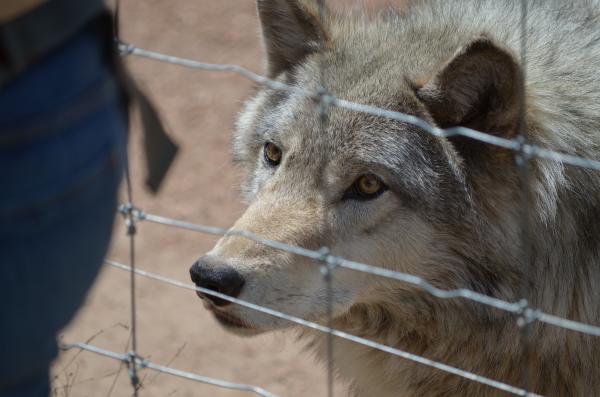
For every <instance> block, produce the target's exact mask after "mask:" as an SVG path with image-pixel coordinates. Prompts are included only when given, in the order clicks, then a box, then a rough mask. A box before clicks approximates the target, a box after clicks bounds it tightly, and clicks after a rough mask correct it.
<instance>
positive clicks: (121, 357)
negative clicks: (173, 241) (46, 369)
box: [60, 268, 278, 397]
mask: <svg viewBox="0 0 600 397" xmlns="http://www.w3.org/2000/svg"><path fill="white" fill-rule="evenodd" d="M129 269H131V268H129ZM133 273H134V274H135V273H138V271H137V270H136V271H135V272H133ZM60 349H61V350H73V349H80V350H85V351H88V352H91V353H95V354H99V355H101V356H104V357H109V358H112V359H113V360H118V361H121V362H123V363H125V364H127V365H131V363H132V361H133V362H134V363H135V367H136V368H137V369H145V368H147V369H151V370H153V371H157V372H161V373H163V374H168V375H173V376H177V377H180V378H185V379H189V380H193V381H196V382H200V383H206V384H209V385H212V386H218V387H223V388H226V389H231V390H239V391H244V392H249V393H254V394H257V395H259V396H263V397H278V396H277V395H276V394H273V393H270V392H268V391H266V390H265V389H263V388H261V387H257V386H252V385H246V384H242V383H233V382H227V381H224V380H220V379H214V378H210V377H207V376H202V375H197V374H194V373H191V372H186V371H180V370H178V369H174V368H170V367H166V366H164V365H159V364H155V363H153V362H152V361H149V360H145V359H143V358H141V357H138V356H135V355H134V356H133V359H132V354H121V353H116V352H113V351H110V350H105V349H102V348H99V347H96V346H93V345H90V344H87V343H72V344H68V345H62V346H60ZM140 386H141V385H140Z"/></svg>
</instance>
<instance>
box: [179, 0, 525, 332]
mask: <svg viewBox="0 0 600 397" xmlns="http://www.w3.org/2000/svg"><path fill="white" fill-rule="evenodd" d="M258 11H259V15H260V19H261V23H262V31H263V37H264V41H265V48H266V53H267V70H268V75H269V77H271V78H273V79H277V80H279V81H281V82H284V83H286V84H289V85H292V86H297V87H302V88H304V89H307V90H314V91H316V90H317V89H319V87H320V86H321V84H322V85H324V86H325V87H327V89H328V90H329V92H330V93H332V94H333V95H335V96H337V97H340V98H344V99H348V100H351V101H355V102H359V103H363V104H368V105H373V106H378V107H382V108H386V109H392V110H398V111H401V112H404V113H408V114H412V115H416V116H418V117H420V118H422V119H425V120H427V121H428V122H429V123H431V124H432V125H436V124H437V125H439V126H442V127H450V126H457V125H465V126H469V127H472V128H477V129H480V130H484V131H488V132H493V133H496V134H502V135H509V134H515V133H516V127H517V123H516V122H517V115H518V112H517V110H518V100H517V98H518V89H519V84H520V80H519V79H520V71H519V67H518V65H517V63H516V62H515V61H514V59H513V56H512V55H511V54H510V53H509V52H508V51H507V50H505V49H503V48H501V47H500V46H498V45H496V44H495V43H494V42H493V41H492V40H491V39H489V38H487V37H485V36H479V37H477V36H476V37H473V38H472V39H471V40H470V41H469V42H468V43H467V44H466V45H465V46H463V47H459V46H457V47H456V48H451V49H450V48H449V49H448V50H446V51H443V53H442V54H439V55H437V56H438V58H439V59H433V60H432V59H428V60H427V63H426V64H420V63H418V62H415V61H414V60H410V59H409V58H407V54H406V53H405V52H404V51H405V50H404V49H402V48H400V47H399V48H397V49H394V48H391V49H390V48H389V42H390V40H393V39H391V38H390V37H388V36H387V35H381V32H380V31H379V30H378V29H377V27H376V26H371V25H366V24H365V22H363V21H359V20H354V19H352V18H351V17H346V18H347V19H343V18H340V17H336V16H334V15H332V14H331V13H330V12H329V11H328V10H326V9H324V10H321V12H320V16H319V10H318V8H317V5H316V2H313V1H296V0H259V1H258ZM361 24H362V25H361ZM404 40H405V39H404ZM399 45H401V43H399ZM392 50H397V51H395V52H394V51H392ZM442 57H446V58H442ZM421 63H423V62H421ZM319 110H320V109H319V103H317V102H315V100H314V99H312V98H308V97H305V96H302V95H301V94H298V93H296V92H289V91H287V92H281V91H279V92H276V91H272V90H269V89H263V90H261V91H259V92H258V93H257V94H256V95H255V97H254V98H253V99H251V100H250V101H249V102H248V103H247V104H246V107H245V110H244V111H243V112H242V114H241V116H240V118H239V121H238V124H237V133H236V136H235V141H234V145H235V155H236V159H237V161H238V162H239V163H240V164H241V165H242V166H243V167H245V168H246V169H247V170H248V175H249V176H248V180H247V181H246V183H245V186H244V192H245V196H246V199H247V201H248V203H249V207H248V209H247V211H246V213H245V214H244V215H242V217H241V218H240V219H239V220H238V221H237V223H236V224H235V225H234V226H233V229H237V230H247V231H250V232H253V233H256V234H258V235H261V236H263V237H265V238H268V239H272V240H276V241H281V242H285V243H288V244H293V245H297V246H301V247H305V248H309V249H319V248H320V247H329V248H330V249H331V252H332V253H333V254H335V255H340V256H343V257H345V258H348V259H352V260H356V261H361V262H365V263H369V264H373V265H376V266H381V267H385V268H389V269H394V270H399V271H402V272H408V273H412V274H417V275H421V276H424V277H426V278H427V279H428V280H432V282H434V283H435V282H436V281H438V280H442V279H443V280H446V281H445V283H444V287H446V288H448V287H451V285H450V286H449V285H448V281H447V279H448V274H454V275H455V276H454V277H453V278H452V279H453V280H455V284H456V285H460V286H464V283H463V281H464V278H466V274H467V273H469V272H470V271H472V270H470V269H468V265H466V264H464V263H463V262H464V258H463V257H462V256H461V255H462V254H459V255H457V254H456V251H457V249H458V248H457V244H458V246H459V247H460V246H463V245H465V242H468V241H470V240H473V239H476V237H475V236H474V235H473V234H474V233H473V229H474V228H475V227H476V224H477V219H476V217H475V216H474V214H473V202H472V199H473V198H472V186H470V185H469V183H468V177H469V176H470V175H469V171H468V169H467V167H468V166H469V164H468V163H470V162H473V163H475V162H482V161H481V159H480V158H479V157H480V156H482V154H483V153H484V152H486V151H485V150H484V149H482V148H479V147H477V146H476V145H475V144H473V145H470V144H469V143H468V142H460V141H458V140H457V142H451V141H450V140H448V139H446V138H437V137H433V136H431V135H428V134H427V133H425V132H424V131H422V130H420V129H419V128H417V127H415V126H413V125H410V124H406V123H401V122H397V121H393V120H389V119H383V118H377V117H374V116H371V115H367V114H361V113H356V112H351V111H348V110H344V109H339V108H330V109H326V112H327V117H326V120H324V119H323V118H322V117H321V115H320V112H319ZM486 153H487V152H486ZM489 153H491V151H490V152H489ZM506 175H510V170H509V171H507V172H506ZM449 230H450V231H451V232H449ZM467 244H468V243H467ZM459 251H462V250H459ZM318 267H319V263H317V262H315V261H313V260H309V259H306V258H302V257H300V256H297V255H294V254H290V253H287V252H284V251H280V250H275V249H272V248H268V247H265V246H263V245H261V244H259V243H255V242H253V241H250V240H247V239H244V238H242V237H237V236H225V237H223V238H222V239H221V240H220V241H219V242H218V243H217V245H216V246H215V248H214V249H213V250H211V251H210V252H209V253H208V254H207V255H206V256H204V257H203V258H201V259H200V260H199V261H198V262H197V263H196V264H195V265H194V266H193V267H192V269H191V273H192V278H193V279H194V281H195V282H196V283H197V284H198V285H200V286H204V287H208V288H213V289H215V290H218V291H220V292H225V293H230V294H232V295H234V296H239V297H240V298H242V299H244V300H248V301H250V302H253V303H257V304H260V305H263V306H266V307H269V308H273V309H276V310H279V311H282V312H285V313H289V314H292V315H295V316H299V317H303V318H307V319H311V320H315V321H320V320H322V319H323V317H324V315H325V313H326V299H325V296H326V289H325V284H324V281H323V276H322V274H321V273H320V272H319V268H318ZM476 271H478V272H485V270H482V269H476ZM333 280H334V281H333V286H332V290H333V310H334V314H335V316H338V317H339V316H343V315H344V313H347V312H348V311H349V310H350V309H351V308H352V307H353V306H356V305H357V304H361V303H368V302H375V301H377V300H378V299H382V295H385V294H387V293H389V290H390V281H386V280H382V279H378V278H374V277H372V276H368V275H365V274H359V273H356V272H353V271H349V270H345V269H335V274H334V277H333ZM481 282H482V283H483V284H485V283H486V282H487V280H483V281H481ZM470 287H473V286H472V285H470ZM482 288H499V287H498V286H497V285H492V286H487V287H482ZM403 293H406V294H409V293H414V292H413V291H412V288H410V287H409V286H406V285H396V286H395V287H394V294H395V295H396V297H399V296H401V295H402V294H403ZM217 303H220V304H221V305H220V306H219V307H216V306H217V305H215V304H214V302H212V303H209V304H207V307H209V308H211V309H212V310H213V311H214V313H215V315H216V317H217V318H218V319H219V320H221V322H222V323H223V324H224V325H226V326H227V327H228V328H230V329H232V330H237V331H240V332H243V333H255V332H260V331H265V330H270V329H275V328H281V327H284V326H287V325H288V324H287V323H285V322H284V321H283V320H279V319H276V318H272V317H269V316H266V315H261V314H257V313H256V312H252V311H250V310H247V309H244V308H240V307H234V306H230V305H225V304H224V303H225V302H217Z"/></svg>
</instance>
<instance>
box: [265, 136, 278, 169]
mask: <svg viewBox="0 0 600 397" xmlns="http://www.w3.org/2000/svg"><path fill="white" fill-rule="evenodd" d="M263 153H264V156H265V161H266V162H267V164H269V165H271V166H273V167H275V166H277V165H279V163H280V162H281V149H280V148H279V146H277V145H275V144H274V143H273V142H267V143H265V147H264V149H263Z"/></svg>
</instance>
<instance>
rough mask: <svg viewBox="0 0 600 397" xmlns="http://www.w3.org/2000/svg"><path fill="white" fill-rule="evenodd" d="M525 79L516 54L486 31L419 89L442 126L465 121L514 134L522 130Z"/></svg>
mask: <svg viewBox="0 0 600 397" xmlns="http://www.w3.org/2000/svg"><path fill="white" fill-rule="evenodd" d="M521 82H522V73H521V68H520V66H519V64H518V63H517V61H516V60H515V58H514V57H513V56H512V54H510V53H509V52H508V51H507V50H506V49H504V48H501V47H500V46H498V45H496V44H495V43H494V42H493V41H492V40H491V39H489V38H487V37H485V36H482V37H480V38H478V39H475V40H474V41H472V42H470V43H469V44H468V45H466V46H465V47H463V48H461V49H460V50H458V52H457V53H456V54H455V55H454V56H453V57H452V58H451V59H450V60H449V61H448V62H447V63H446V64H445V65H444V66H442V68H441V69H440V70H439V71H438V72H437V73H436V74H435V75H434V76H433V77H432V78H431V79H429V81H427V82H426V83H425V84H424V85H423V86H422V87H420V88H417V90H416V93H417V97H418V98H419V99H420V100H421V101H422V102H423V103H424V104H425V106H426V107H427V109H428V110H429V112H430V113H431V115H432V117H433V118H434V120H435V122H436V123H437V124H438V126H439V127H441V128H449V127H456V126H463V127H468V128H472V129H474V130H477V131H482V132H486V133H489V134H493V135H497V136H502V137H506V138H512V137H514V136H515V135H516V133H517V129H518V122H519V114H520V100H519V95H520V87H521ZM451 140H452V139H451ZM455 140H456V141H458V142H456V143H458V146H459V147H457V149H458V150H459V151H461V152H462V151H465V150H466V151H472V150H476V149H475V148H474V147H472V148H471V147H469V145H470V144H471V142H470V141H469V142H467V141H466V140H464V139H461V138H459V137H457V139H455ZM468 154H470V153H463V155H468Z"/></svg>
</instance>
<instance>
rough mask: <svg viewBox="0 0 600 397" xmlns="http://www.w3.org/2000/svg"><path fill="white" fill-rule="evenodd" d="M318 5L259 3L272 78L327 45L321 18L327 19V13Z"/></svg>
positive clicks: (287, 0)
mask: <svg viewBox="0 0 600 397" xmlns="http://www.w3.org/2000/svg"><path fill="white" fill-rule="evenodd" d="M317 1H318V0H257V7H258V15H259V18H260V22H261V27H262V34H263V40H264V43H265V49H266V52H267V75H268V76H269V77H270V78H273V77H276V76H277V75H278V74H279V73H281V72H283V71H286V70H289V69H290V68H292V67H293V66H294V65H296V64H298V63H299V62H301V61H302V60H303V59H304V58H305V57H306V56H307V55H309V54H311V53H314V52H317V51H318V50H319V49H320V48H322V47H323V45H325V43H326V41H327V34H326V31H325V26H324V24H323V21H321V20H320V17H325V16H326V15H327V14H328V11H327V9H326V7H325V6H324V5H323V6H319V4H317ZM319 7H321V9H319Z"/></svg>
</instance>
